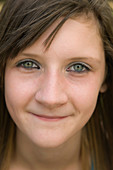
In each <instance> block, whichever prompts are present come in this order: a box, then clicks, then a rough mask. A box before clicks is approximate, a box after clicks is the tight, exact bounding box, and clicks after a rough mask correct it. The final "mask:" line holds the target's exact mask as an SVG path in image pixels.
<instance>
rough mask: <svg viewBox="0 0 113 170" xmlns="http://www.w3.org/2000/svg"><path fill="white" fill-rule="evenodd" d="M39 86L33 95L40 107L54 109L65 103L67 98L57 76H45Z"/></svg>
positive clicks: (60, 80)
mask: <svg viewBox="0 0 113 170" xmlns="http://www.w3.org/2000/svg"><path fill="white" fill-rule="evenodd" d="M40 86H41V87H39V88H38V90H37V92H36V94H35V100H36V101H37V102H38V103H40V104H41V105H43V106H45V107H47V108H49V109H54V108H56V107H60V106H62V105H64V104H66V103H67V101H68V97H67V95H66V92H65V88H64V87H63V81H62V79H61V77H60V76H59V75H56V74H48V75H47V74H46V75H45V76H44V78H43V80H42V81H41V85H40Z"/></svg>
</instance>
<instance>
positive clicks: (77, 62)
mask: <svg viewBox="0 0 113 170" xmlns="http://www.w3.org/2000/svg"><path fill="white" fill-rule="evenodd" d="M76 64H81V65H82V66H85V67H86V68H88V69H89V70H92V68H91V66H90V65H88V64H87V63H84V62H81V61H76V62H72V63H70V64H69V65H68V66H67V67H66V69H68V68H69V67H71V66H73V65H76Z"/></svg>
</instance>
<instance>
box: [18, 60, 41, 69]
mask: <svg viewBox="0 0 113 170" xmlns="http://www.w3.org/2000/svg"><path fill="white" fill-rule="evenodd" d="M28 63H29V64H28ZM25 64H28V65H26V66H25ZM30 64H31V66H30ZM16 67H22V68H25V69H28V70H30V69H38V70H39V69H40V68H41V66H40V64H39V63H38V62H37V61H35V60H32V59H27V60H22V61H19V62H18V63H17V64H16Z"/></svg>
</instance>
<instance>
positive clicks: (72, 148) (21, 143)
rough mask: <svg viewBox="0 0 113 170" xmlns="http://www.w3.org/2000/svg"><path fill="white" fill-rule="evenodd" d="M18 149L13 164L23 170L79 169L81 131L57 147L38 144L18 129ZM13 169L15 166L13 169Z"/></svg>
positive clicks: (15, 169)
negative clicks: (45, 146) (43, 146)
mask: <svg viewBox="0 0 113 170" xmlns="http://www.w3.org/2000/svg"><path fill="white" fill-rule="evenodd" d="M16 139H17V140H16V151H15V153H14V158H13V161H12V165H13V166H14V170H18V169H17V168H16V167H19V169H22V170H29V169H32V170H36V169H37V167H38V169H40V170H53V169H54V170H55V168H56V170H58V169H64V170H70V169H71V170H75V169H77V170H79V169H81V168H80V164H81V163H80V147H81V144H80V143H81V142H80V139H81V133H78V134H76V136H74V137H72V138H70V139H69V140H68V141H67V142H65V143H63V144H62V145H60V146H57V147H55V148H42V147H39V146H36V145H35V144H34V143H32V142H31V141H30V140H29V139H28V138H27V137H25V136H24V135H23V134H22V133H20V131H17V138H16ZM11 170H13V168H12V169H11Z"/></svg>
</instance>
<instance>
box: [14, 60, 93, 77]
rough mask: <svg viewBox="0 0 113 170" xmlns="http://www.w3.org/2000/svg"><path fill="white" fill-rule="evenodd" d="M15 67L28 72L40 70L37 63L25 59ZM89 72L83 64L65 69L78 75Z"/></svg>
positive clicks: (87, 66)
mask: <svg viewBox="0 0 113 170" xmlns="http://www.w3.org/2000/svg"><path fill="white" fill-rule="evenodd" d="M28 63H29V64H28ZM25 64H28V65H26V66H25ZM30 64H31V66H30ZM16 67H22V68H25V69H28V70H31V69H38V70H39V69H40V68H41V66H40V64H39V63H38V62H37V61H35V60H32V59H25V60H22V61H19V62H18V63H17V64H16ZM77 69H78V70H77ZM90 70H91V67H90V66H89V65H87V64H86V63H83V62H76V63H71V64H70V65H68V67H67V69H66V71H67V72H74V73H75V72H76V73H78V74H80V73H84V72H88V71H90Z"/></svg>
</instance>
